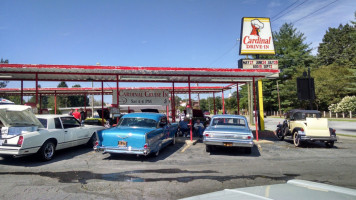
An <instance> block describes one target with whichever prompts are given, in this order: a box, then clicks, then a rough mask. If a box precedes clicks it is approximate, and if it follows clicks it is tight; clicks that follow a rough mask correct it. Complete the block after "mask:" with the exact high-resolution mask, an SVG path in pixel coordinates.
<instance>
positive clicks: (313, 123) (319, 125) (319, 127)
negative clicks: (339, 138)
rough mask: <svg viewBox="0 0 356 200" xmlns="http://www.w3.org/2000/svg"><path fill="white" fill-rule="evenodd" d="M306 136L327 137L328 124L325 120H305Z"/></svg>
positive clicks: (328, 133) (328, 132)
mask: <svg viewBox="0 0 356 200" xmlns="http://www.w3.org/2000/svg"><path fill="white" fill-rule="evenodd" d="M306 123H307V124H306V127H307V130H306V134H307V136H313V137H329V136H330V131H329V123H328V119H325V118H306Z"/></svg>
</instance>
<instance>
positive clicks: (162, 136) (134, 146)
mask: <svg viewBox="0 0 356 200" xmlns="http://www.w3.org/2000/svg"><path fill="white" fill-rule="evenodd" d="M177 129H178V125H177V124H170V123H169V122H168V121H167V116H166V115H164V114H159V113H131V114H126V115H124V116H123V117H122V118H121V119H120V121H119V123H118V126H116V127H114V128H110V129H106V130H102V131H99V132H98V133H97V135H98V137H97V138H98V141H97V142H96V145H95V146H94V150H96V151H103V153H110V154H116V153H118V154H136V155H145V156H146V155H148V154H151V153H153V154H154V155H155V156H158V154H159V152H160V150H161V149H162V148H163V147H165V146H167V145H168V144H175V135H176V133H177Z"/></svg>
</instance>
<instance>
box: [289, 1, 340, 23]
mask: <svg viewBox="0 0 356 200" xmlns="http://www.w3.org/2000/svg"><path fill="white" fill-rule="evenodd" d="M337 1H339V0H335V1H333V2H331V3H329V4H327V5H325V6H323V7H321V8H319V9H318V10H316V11H314V12H312V13H310V14H308V15H306V16H304V17H302V18H300V19H298V20H296V21H294V22H292V24H294V23H296V22H299V21H300V20H302V19H304V18H306V17H309V16H310V15H313V14H314V13H316V12H318V11H320V10H322V9H324V8H326V7H328V6H329V5H331V4H333V3H335V2H337Z"/></svg>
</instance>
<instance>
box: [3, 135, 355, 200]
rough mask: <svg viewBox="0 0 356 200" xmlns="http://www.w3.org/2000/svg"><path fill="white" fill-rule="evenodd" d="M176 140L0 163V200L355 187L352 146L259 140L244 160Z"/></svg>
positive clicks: (236, 152) (238, 153)
mask: <svg viewBox="0 0 356 200" xmlns="http://www.w3.org/2000/svg"><path fill="white" fill-rule="evenodd" d="M182 139H183V138H180V140H179V142H178V143H177V144H176V145H175V146H169V147H167V148H166V149H164V151H162V153H161V154H160V155H159V156H158V157H157V158H156V157H136V156H127V155H116V156H110V155H109V154H101V153H96V152H94V151H92V150H91V149H88V148H86V147H82V146H81V147H76V148H71V149H67V150H62V151H58V153H57V155H56V157H55V158H54V160H52V161H50V162H39V161H38V160H36V159H35V157H33V156H31V157H23V158H17V159H11V158H10V159H9V158H8V159H2V158H0V181H1V187H0V199H11V200H13V199H178V198H183V197H188V196H192V195H198V194H203V193H208V192H213V191H218V190H222V189H226V188H239V187H247V186H257V185H265V184H276V183H285V182H286V181H287V180H290V179H304V180H310V181H317V182H321V183H327V184H332V185H337V186H342V187H348V188H353V189H356V180H355V174H356V140H352V139H349V138H347V139H346V138H341V139H340V140H339V141H338V142H337V143H336V144H335V147H334V148H332V149H327V148H325V147H324V145H323V144H319V143H314V144H310V146H307V147H304V148H295V147H294V146H293V144H292V143H291V142H288V141H275V139H274V138H269V139H266V140H261V141H260V143H258V144H256V145H255V146H254V148H253V151H252V154H251V155H246V154H244V153H243V150H242V149H227V150H226V149H215V151H213V152H212V153H210V154H209V153H206V152H205V146H204V144H202V143H197V144H196V145H192V146H190V147H189V148H185V147H186V146H185V143H184V141H183V140H182Z"/></svg>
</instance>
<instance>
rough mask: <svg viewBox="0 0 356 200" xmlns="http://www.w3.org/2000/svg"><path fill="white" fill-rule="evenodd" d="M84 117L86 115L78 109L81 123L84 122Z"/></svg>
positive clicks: (81, 109)
mask: <svg viewBox="0 0 356 200" xmlns="http://www.w3.org/2000/svg"><path fill="white" fill-rule="evenodd" d="M85 115H86V114H85V112H84V110H83V108H80V121H81V122H82V123H84V120H85V118H86V116H85Z"/></svg>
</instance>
